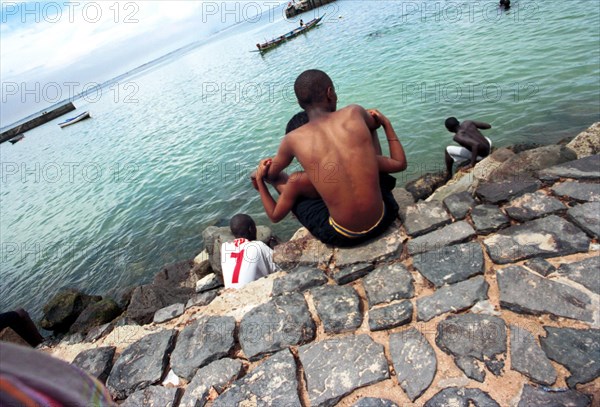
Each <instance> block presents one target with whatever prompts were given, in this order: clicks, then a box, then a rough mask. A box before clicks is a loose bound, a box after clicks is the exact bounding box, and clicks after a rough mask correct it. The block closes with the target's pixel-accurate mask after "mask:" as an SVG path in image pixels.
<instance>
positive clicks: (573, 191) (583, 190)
mask: <svg viewBox="0 0 600 407" xmlns="http://www.w3.org/2000/svg"><path fill="white" fill-rule="evenodd" d="M552 192H553V193H554V195H557V196H564V197H567V198H571V199H574V200H576V201H579V202H597V201H600V184H592V183H588V182H575V181H565V182H559V183H557V184H555V185H554V186H553V187H552Z"/></svg>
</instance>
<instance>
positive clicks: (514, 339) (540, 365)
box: [510, 325, 556, 386]
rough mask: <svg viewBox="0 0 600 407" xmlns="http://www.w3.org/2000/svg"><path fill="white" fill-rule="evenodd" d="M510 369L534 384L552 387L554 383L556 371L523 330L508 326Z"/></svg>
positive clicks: (532, 339) (529, 334) (528, 334)
mask: <svg viewBox="0 0 600 407" xmlns="http://www.w3.org/2000/svg"><path fill="white" fill-rule="evenodd" d="M510 360H511V368H512V369H513V370H516V371H517V372H519V373H522V374H524V375H525V376H527V377H529V378H530V379H531V380H533V381H534V382H536V383H539V384H542V385H545V386H552V384H554V382H555V381H556V370H554V367H553V366H552V363H550V360H549V359H548V358H547V357H546V354H545V353H544V352H543V351H542V349H541V348H540V346H539V345H538V344H537V342H536V341H535V338H534V337H533V335H532V334H531V332H529V331H528V330H526V329H525V328H521V327H518V326H516V325H511V326H510Z"/></svg>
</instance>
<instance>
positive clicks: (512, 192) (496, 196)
mask: <svg viewBox="0 0 600 407" xmlns="http://www.w3.org/2000/svg"><path fill="white" fill-rule="evenodd" d="M541 185H542V184H541V182H540V181H538V180H536V179H534V178H527V177H522V178H521V179H518V180H515V181H502V182H492V183H485V184H481V185H480V186H479V188H477V191H476V193H477V196H478V197H479V198H480V199H481V200H483V201H484V202H488V203H492V204H499V203H502V202H506V201H510V200H511V199H513V198H515V197H517V196H520V195H523V194H526V193H528V192H534V191H537V190H538V189H539V188H540V186H541Z"/></svg>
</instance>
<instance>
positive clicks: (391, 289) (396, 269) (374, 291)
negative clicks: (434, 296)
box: [363, 264, 415, 307]
mask: <svg viewBox="0 0 600 407" xmlns="http://www.w3.org/2000/svg"><path fill="white" fill-rule="evenodd" d="M363 286H364V288H365V291H366V293H367V299H368V301H369V307H373V306H374V305H377V304H382V303H385V302H390V301H394V300H402V299H409V298H412V296H413V295H414V293H415V289H414V286H413V278H412V276H411V275H410V273H409V272H408V270H406V268H405V267H404V266H403V265H402V264H390V265H384V266H379V267H377V268H376V269H375V270H373V271H372V272H371V273H370V274H369V275H368V276H366V277H365V278H363Z"/></svg>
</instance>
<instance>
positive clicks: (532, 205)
mask: <svg viewBox="0 0 600 407" xmlns="http://www.w3.org/2000/svg"><path fill="white" fill-rule="evenodd" d="M504 210H505V211H506V213H507V214H508V216H510V217H511V218H513V219H515V220H518V221H519V222H526V221H529V220H533V219H537V218H541V217H542V216H546V215H551V214H553V213H559V212H562V211H566V210H567V207H566V206H565V205H564V204H563V203H562V202H561V201H559V200H558V199H556V198H554V197H552V196H548V195H546V194H544V193H543V192H541V191H537V192H534V193H532V194H525V195H523V196H521V197H519V198H517V199H514V200H512V201H511V202H510V204H509V205H507V206H505V207H504Z"/></svg>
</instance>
